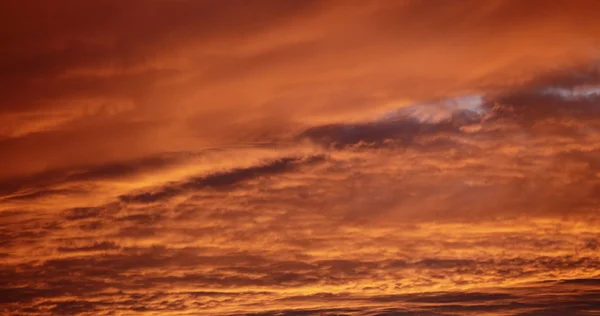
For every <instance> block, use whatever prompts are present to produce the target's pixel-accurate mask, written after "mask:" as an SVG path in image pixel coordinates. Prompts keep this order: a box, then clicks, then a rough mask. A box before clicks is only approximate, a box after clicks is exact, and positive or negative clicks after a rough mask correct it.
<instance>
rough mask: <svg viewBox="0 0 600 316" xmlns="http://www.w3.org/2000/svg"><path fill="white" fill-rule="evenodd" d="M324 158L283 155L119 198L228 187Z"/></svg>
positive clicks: (139, 199) (146, 199) (150, 198)
mask: <svg viewBox="0 0 600 316" xmlns="http://www.w3.org/2000/svg"><path fill="white" fill-rule="evenodd" d="M324 159H325V157H323V156H313V157H306V158H297V157H285V158H281V159H279V160H276V161H271V162H267V163H265V164H264V165H260V166H253V167H249V168H243V169H233V170H231V171H227V172H220V173H215V174H212V175H208V176H203V177H198V178H193V179H191V180H188V181H185V182H182V183H176V184H171V185H167V186H164V187H162V188H160V189H159V190H158V191H156V192H148V193H140V194H135V195H123V196H121V197H120V199H121V201H123V202H128V203H152V202H157V201H160V200H164V199H169V198H172V197H174V196H176V195H180V194H182V193H185V192H186V191H193V190H201V189H205V188H216V189H218V188H229V187H232V186H235V185H237V184H240V183H242V182H244V181H248V180H253V179H257V178H260V177H265V176H270V175H277V174H281V173H286V172H291V171H295V170H296V169H297V168H299V167H301V166H303V165H311V164H314V163H319V162H321V161H324Z"/></svg>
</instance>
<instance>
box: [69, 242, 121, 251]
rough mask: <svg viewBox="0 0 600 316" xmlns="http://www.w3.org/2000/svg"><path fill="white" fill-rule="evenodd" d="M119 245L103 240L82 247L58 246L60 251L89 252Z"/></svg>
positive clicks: (115, 247) (110, 248) (114, 247)
mask: <svg viewBox="0 0 600 316" xmlns="http://www.w3.org/2000/svg"><path fill="white" fill-rule="evenodd" d="M116 249H119V246H118V245H117V244H115V243H114V242H109V241H103V242H97V243H94V244H93V245H90V246H83V247H59V248H58V251H60V252H91V251H105V250H116Z"/></svg>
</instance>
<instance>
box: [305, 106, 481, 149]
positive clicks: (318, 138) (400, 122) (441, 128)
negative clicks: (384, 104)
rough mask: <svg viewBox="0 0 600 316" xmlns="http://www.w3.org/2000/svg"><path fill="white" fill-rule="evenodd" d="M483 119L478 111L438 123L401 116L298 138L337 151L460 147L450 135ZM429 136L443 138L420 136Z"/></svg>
mask: <svg viewBox="0 0 600 316" xmlns="http://www.w3.org/2000/svg"><path fill="white" fill-rule="evenodd" d="M480 119H481V117H480V116H479V115H478V114H477V113H475V112H472V111H459V112H457V113H454V114H453V115H452V116H451V117H449V118H447V119H443V120H442V121H440V122H435V123H430V122H421V121H419V120H418V119H416V118H410V117H400V118H396V119H384V120H381V121H377V122H368V123H356V124H332V125H325V126H316V127H312V128H310V129H308V130H306V131H304V132H303V133H301V134H300V135H299V136H298V137H299V138H300V139H309V140H311V141H313V142H316V143H318V144H321V145H325V146H327V147H333V148H344V147H347V146H353V145H363V146H367V147H382V146H391V147H401V148H402V147H413V148H425V149H431V148H436V147H448V146H449V147H456V146H460V145H459V144H456V143H454V142H452V141H450V140H448V138H447V136H452V135H457V134H460V133H461V130H460V127H461V126H463V125H468V124H471V123H476V122H479V121H480ZM428 136H429V137H431V136H439V137H441V140H440V139H437V140H434V141H429V142H427V140H425V141H423V140H421V139H420V137H423V138H424V137H428ZM444 141H445V142H444Z"/></svg>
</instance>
